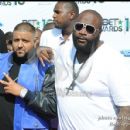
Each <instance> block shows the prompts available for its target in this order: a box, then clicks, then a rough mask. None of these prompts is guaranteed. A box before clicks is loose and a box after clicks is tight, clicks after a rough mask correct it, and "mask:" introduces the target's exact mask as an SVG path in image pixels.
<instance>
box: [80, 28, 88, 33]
mask: <svg viewBox="0 0 130 130" xmlns="http://www.w3.org/2000/svg"><path fill="white" fill-rule="evenodd" d="M79 33H80V34H82V35H87V34H88V33H87V31H86V28H85V27H83V28H82V29H81V30H80V31H79Z"/></svg>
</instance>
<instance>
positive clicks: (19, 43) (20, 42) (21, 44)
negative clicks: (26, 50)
mask: <svg viewBox="0 0 130 130" xmlns="http://www.w3.org/2000/svg"><path fill="white" fill-rule="evenodd" d="M18 47H19V48H20V47H23V42H22V41H21V40H20V41H19V42H18Z"/></svg>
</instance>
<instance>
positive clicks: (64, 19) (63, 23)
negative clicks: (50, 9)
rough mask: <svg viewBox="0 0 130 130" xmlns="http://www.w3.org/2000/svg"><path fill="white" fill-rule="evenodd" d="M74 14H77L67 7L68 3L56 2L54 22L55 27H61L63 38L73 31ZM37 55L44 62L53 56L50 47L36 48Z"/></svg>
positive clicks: (66, 37)
mask: <svg viewBox="0 0 130 130" xmlns="http://www.w3.org/2000/svg"><path fill="white" fill-rule="evenodd" d="M76 15H77V14H76V13H75V12H74V11H73V10H72V9H71V8H68V3H66V2H57V3H56V5H55V7H54V14H53V19H54V24H55V27H56V28H60V29H62V36H63V37H64V40H67V39H68V37H69V36H70V34H71V33H72V31H73V23H74V21H75V19H76ZM37 55H38V56H39V59H40V61H41V62H42V63H43V64H44V61H48V62H50V60H51V59H52V57H53V52H52V49H51V48H48V47H47V48H45V47H44V48H42V47H40V48H38V49H37Z"/></svg>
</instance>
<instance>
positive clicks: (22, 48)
mask: <svg viewBox="0 0 130 130" xmlns="http://www.w3.org/2000/svg"><path fill="white" fill-rule="evenodd" d="M12 46H13V51H14V52H15V53H16V55H17V56H18V57H24V56H25V55H27V54H28V53H29V52H30V51H31V50H32V49H33V48H34V37H33V34H32V33H31V32H27V31H14V32H13V43H12Z"/></svg>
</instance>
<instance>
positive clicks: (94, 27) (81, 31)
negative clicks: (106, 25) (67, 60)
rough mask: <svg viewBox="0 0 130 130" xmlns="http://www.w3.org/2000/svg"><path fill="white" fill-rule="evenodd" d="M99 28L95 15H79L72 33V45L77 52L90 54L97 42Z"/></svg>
mask: <svg viewBox="0 0 130 130" xmlns="http://www.w3.org/2000/svg"><path fill="white" fill-rule="evenodd" d="M99 26H100V20H99V19H98V17H97V16H96V15H94V14H92V13H89V12H87V13H83V14H80V15H79V17H78V19H77V22H76V23H75V25H74V32H73V39H74V45H75V47H76V48H77V49H78V50H79V51H81V52H83V53H90V52H91V50H92V46H93V45H95V44H97V42H98V41H99V37H100V31H99Z"/></svg>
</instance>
